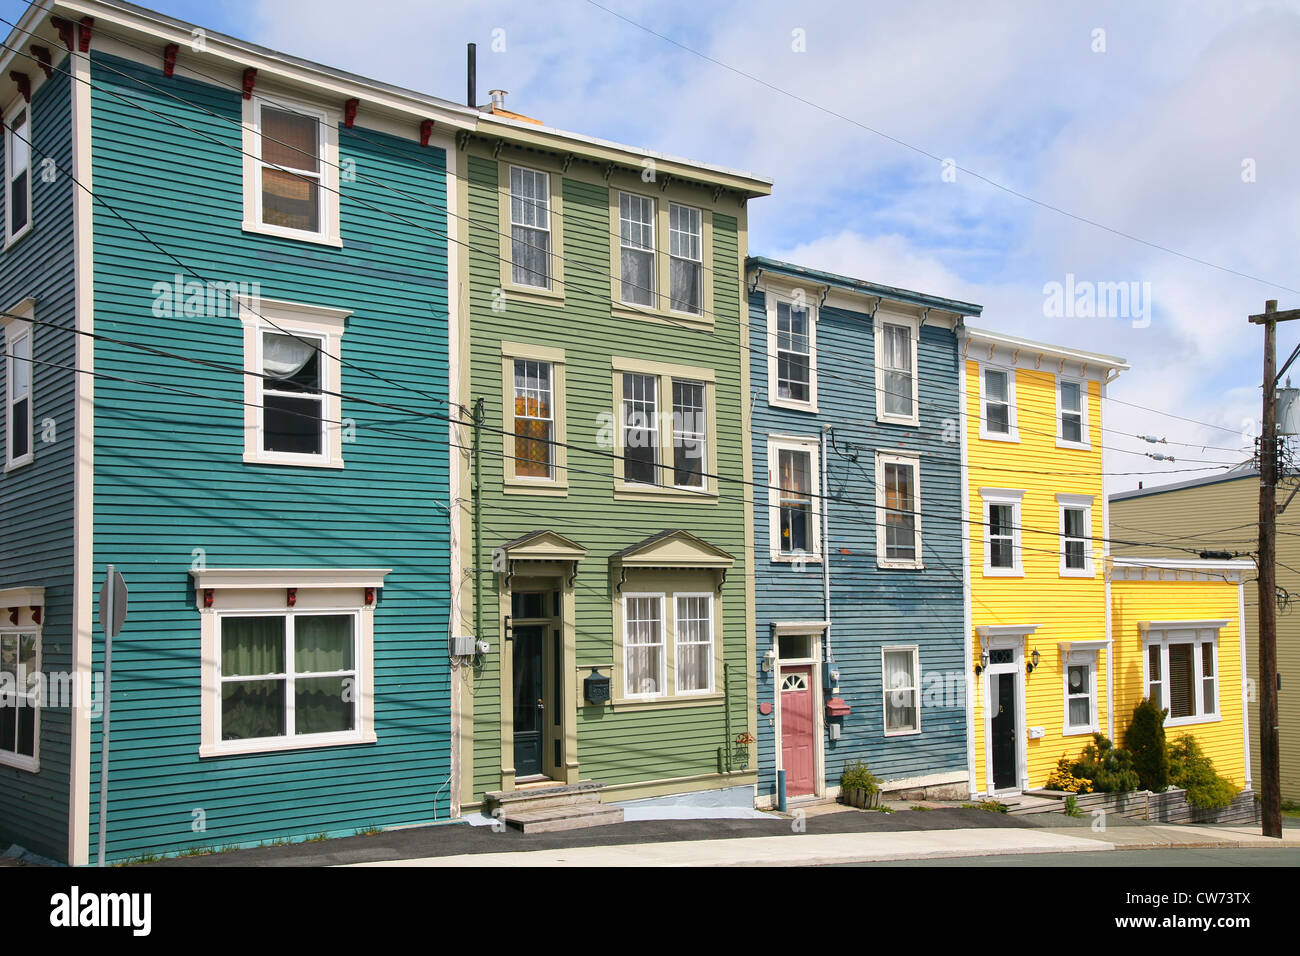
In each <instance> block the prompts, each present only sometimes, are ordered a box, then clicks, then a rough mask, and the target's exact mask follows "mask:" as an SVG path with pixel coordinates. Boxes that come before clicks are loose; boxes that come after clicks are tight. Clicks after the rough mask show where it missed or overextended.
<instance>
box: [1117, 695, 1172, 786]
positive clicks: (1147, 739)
mask: <svg viewBox="0 0 1300 956" xmlns="http://www.w3.org/2000/svg"><path fill="white" fill-rule="evenodd" d="M1168 713H1169V712H1168V711H1166V710H1163V709H1162V708H1161V707H1159V706H1158V705H1157V704H1156V703H1155V702H1154V701H1152V700H1151V699H1150V698H1147V697H1144V698H1143V699H1142V700H1140V701H1138V704H1137V706H1136V707H1134V708H1133V716H1132V718H1130V720H1129V725H1128V730H1126V731H1125V732H1124V748H1125V749H1126V750H1127V751H1128V752H1129V753H1131V754H1132V755H1133V769H1134V770H1136V771H1137V775H1138V782H1139V784H1140V786H1141V787H1142V789H1143V790H1150V791H1151V792H1152V793H1162V792H1164V791H1165V790H1166V789H1167V788H1168V787H1169V753H1168V749H1167V748H1166V746H1165V717H1166V716H1168Z"/></svg>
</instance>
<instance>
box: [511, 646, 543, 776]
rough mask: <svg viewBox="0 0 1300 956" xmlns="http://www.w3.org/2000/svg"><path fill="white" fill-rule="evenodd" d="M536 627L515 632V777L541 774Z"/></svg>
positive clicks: (539, 659) (539, 662)
mask: <svg viewBox="0 0 1300 956" xmlns="http://www.w3.org/2000/svg"><path fill="white" fill-rule="evenodd" d="M544 633H545V629H544V628H542V627H538V626H524V627H517V628H515V636H514V671H515V776H516V777H531V776H535V775H537V774H540V773H541V772H542V717H543V712H542V711H543V708H542V635H543V634H544Z"/></svg>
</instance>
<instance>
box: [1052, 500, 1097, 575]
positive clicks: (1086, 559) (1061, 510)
mask: <svg viewBox="0 0 1300 956" xmlns="http://www.w3.org/2000/svg"><path fill="white" fill-rule="evenodd" d="M1093 497H1094V496H1093V495H1070V494H1058V495H1057V496H1056V512H1057V517H1058V519H1059V522H1060V527H1059V530H1060V535H1061V537H1060V541H1061V562H1060V573H1061V577H1063V578H1093V577H1096V576H1097V569H1096V563H1095V562H1094V561H1093V555H1092V549H1093V543H1094V541H1095V540H1096V539H1095V538H1094V537H1093V534H1092V502H1093ZM1067 508H1070V509H1074V510H1082V511H1083V526H1084V528H1086V529H1087V532H1088V534H1087V537H1085V538H1084V546H1083V567H1082V568H1067V567H1066V566H1065V511H1066V509H1067Z"/></svg>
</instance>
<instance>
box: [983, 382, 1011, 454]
mask: <svg viewBox="0 0 1300 956" xmlns="http://www.w3.org/2000/svg"><path fill="white" fill-rule="evenodd" d="M980 406H981V411H980V437H981V438H993V439H998V440H1002V441H1019V438H1020V435H1019V430H1018V428H1017V424H1016V374H1015V372H1014V371H1012V370H1009V369H995V368H983V369H982V371H981V375H980Z"/></svg>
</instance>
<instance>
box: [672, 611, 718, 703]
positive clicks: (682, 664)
mask: <svg viewBox="0 0 1300 956" xmlns="http://www.w3.org/2000/svg"><path fill="white" fill-rule="evenodd" d="M675 604H676V606H675V618H674V622H673V623H674V627H673V631H674V634H675V641H674V645H673V664H674V670H675V671H676V673H677V684H676V686H677V693H678V694H707V693H710V692H712V690H713V595H712V594H709V593H705V594H677V595H676V601H675Z"/></svg>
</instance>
